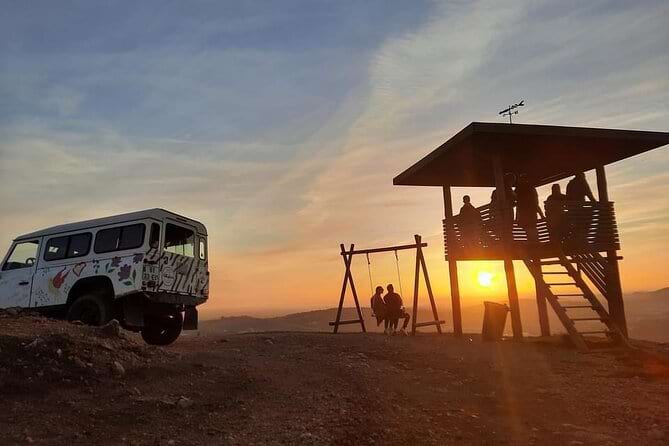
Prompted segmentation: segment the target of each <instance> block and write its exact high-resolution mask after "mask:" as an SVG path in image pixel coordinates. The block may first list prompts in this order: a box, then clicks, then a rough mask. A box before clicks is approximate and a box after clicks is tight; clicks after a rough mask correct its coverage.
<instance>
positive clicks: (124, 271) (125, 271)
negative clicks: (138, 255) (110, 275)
mask: <svg viewBox="0 0 669 446" xmlns="http://www.w3.org/2000/svg"><path fill="white" fill-rule="evenodd" d="M130 271H132V266H130V265H123V266H122V267H121V268H119V270H118V280H126V279H128V278H130Z"/></svg>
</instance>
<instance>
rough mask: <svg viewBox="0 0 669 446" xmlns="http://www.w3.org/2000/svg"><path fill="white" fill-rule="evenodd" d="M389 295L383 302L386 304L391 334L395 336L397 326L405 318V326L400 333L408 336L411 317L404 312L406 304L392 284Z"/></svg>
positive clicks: (389, 286) (389, 287)
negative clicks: (407, 331)
mask: <svg viewBox="0 0 669 446" xmlns="http://www.w3.org/2000/svg"><path fill="white" fill-rule="evenodd" d="M387 289H388V293H387V294H386V295H385V296H384V297H383V301H384V302H385V304H386V311H387V317H388V319H389V321H390V322H389V325H390V327H389V333H390V334H393V333H395V331H396V330H397V325H398V324H399V320H400V318H404V325H402V329H401V330H400V333H402V334H406V328H407V326H408V325H409V320H410V319H411V315H410V314H409V313H407V312H406V311H405V310H404V303H403V302H402V296H400V295H399V294H397V293H396V292H395V288H394V287H393V285H392V284H389V285H388V287H387Z"/></svg>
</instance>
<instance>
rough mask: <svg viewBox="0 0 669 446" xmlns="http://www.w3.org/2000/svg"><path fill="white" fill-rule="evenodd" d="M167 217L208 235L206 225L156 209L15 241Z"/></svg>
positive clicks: (36, 233)
mask: <svg viewBox="0 0 669 446" xmlns="http://www.w3.org/2000/svg"><path fill="white" fill-rule="evenodd" d="M165 217H170V218H173V219H175V220H177V221H180V222H182V223H186V224H189V225H192V226H194V227H195V228H196V229H197V232H198V233H199V234H203V235H207V228H205V227H204V225H203V224H202V223H200V222H199V221H196V220H193V219H191V218H188V217H184V216H183V215H179V214H175V213H174V212H170V211H167V210H165V209H160V208H154V209H146V210H143V211H136V212H129V213H127V214H118V215H112V216H109V217H103V218H95V219H93V220H84V221H78V222H74V223H66V224H64V225H58V226H52V227H50V228H46V229H41V230H39V231H34V232H30V233H28V234H23V235H21V236H18V237H16V238H15V239H14V241H19V240H25V239H31V238H35V237H42V236H45V235H54V234H60V233H64V232H72V231H79V230H83V229H90V228H94V227H96V226H107V225H113V224H116V223H124V222H127V221H133V220H143V219H146V218H154V219H157V220H162V219H163V218H165Z"/></svg>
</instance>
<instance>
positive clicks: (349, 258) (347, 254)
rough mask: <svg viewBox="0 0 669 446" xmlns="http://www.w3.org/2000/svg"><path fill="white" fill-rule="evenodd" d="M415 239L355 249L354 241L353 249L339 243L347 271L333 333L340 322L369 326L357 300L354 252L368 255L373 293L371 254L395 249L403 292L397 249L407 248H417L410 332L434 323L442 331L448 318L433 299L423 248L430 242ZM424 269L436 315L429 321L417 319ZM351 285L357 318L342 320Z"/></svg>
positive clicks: (333, 324) (429, 295)
mask: <svg viewBox="0 0 669 446" xmlns="http://www.w3.org/2000/svg"><path fill="white" fill-rule="evenodd" d="M414 239H415V243H413V244H409V245H396V246H386V247H382V248H372V249H359V250H356V249H354V248H355V245H354V244H351V247H350V249H349V250H348V251H347V250H346V248H345V247H344V244H343V243H342V244H340V245H339V247H340V249H341V256H342V259H343V260H344V267H345V273H344V282H343V284H342V287H341V295H340V297H339V306H338V307H337V318H336V319H335V321H334V322H330V326H331V327H334V333H337V332H338V331H339V326H340V325H351V324H360V328H361V329H362V331H363V333H364V332H367V329H366V328H365V320H364V318H363V316H362V311H361V309H360V302H359V300H358V293H357V291H356V288H355V283H354V281H353V272H352V271H351V264H352V263H353V256H355V255H360V254H364V255H365V257H366V259H367V272H368V274H369V286H370V289H371V292H372V294H374V283H373V281H372V262H371V260H370V257H369V256H370V254H377V253H383V252H394V253H395V265H396V268H397V279H398V284H399V287H400V295H402V277H401V273H400V262H399V256H398V255H397V252H398V251H404V250H412V249H415V250H416V270H415V276H414V286H413V307H412V317H411V334H412V335H414V334H416V328H420V327H428V326H432V325H434V326H435V327H436V329H437V332H438V333H441V332H442V331H441V325H442V324H444V323H445V321H442V320H439V316H438V314H437V305H436V304H435V302H434V295H433V294H432V285H430V277H429V276H428V273H427V266H426V265H425V257H424V256H423V248H425V247H426V246H427V243H424V242H422V238H421V236H420V235H414ZM421 271H422V272H423V277H424V279H425V286H426V288H427V294H428V297H429V299H430V305H431V306H432V315H433V317H434V320H432V321H426V322H420V323H419V322H418V321H417V320H416V318H417V316H418V287H419V285H420V273H421ZM349 285H350V287H351V293H352V294H353V301H354V302H355V309H356V311H357V314H358V318H357V319H351V320H342V319H341V314H342V310H343V307H344V297H345V296H346V290H347V289H348V287H349Z"/></svg>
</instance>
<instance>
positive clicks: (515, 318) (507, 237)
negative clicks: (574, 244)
mask: <svg viewBox="0 0 669 446" xmlns="http://www.w3.org/2000/svg"><path fill="white" fill-rule="evenodd" d="M492 162H493V170H494V173H495V187H496V188H497V203H498V208H499V209H501V210H502V219H503V220H502V221H503V224H502V227H503V229H502V234H501V241H502V252H503V253H504V254H503V255H504V272H505V273H506V287H507V290H508V293H509V307H510V309H511V326H512V329H513V337H514V338H515V339H522V338H523V326H522V322H521V320H520V304H519V302H518V288H517V287H516V273H515V270H514V268H513V259H512V257H511V249H510V246H509V243H511V241H512V228H513V221H511V219H510V218H509V213H508V211H507V202H506V187H505V184H504V169H503V166H502V160H501V158H500V157H499V155H495V156H494V157H493V159H492Z"/></svg>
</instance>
